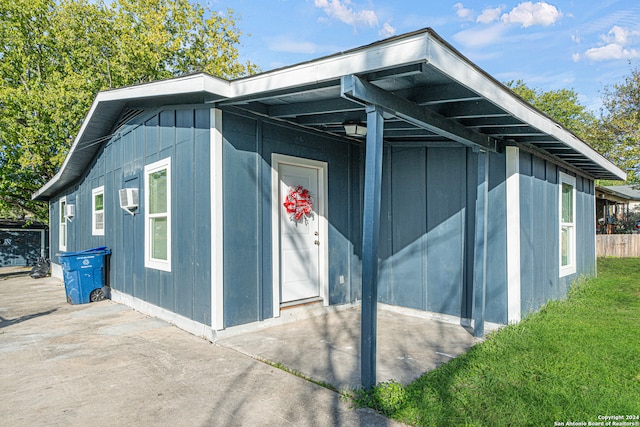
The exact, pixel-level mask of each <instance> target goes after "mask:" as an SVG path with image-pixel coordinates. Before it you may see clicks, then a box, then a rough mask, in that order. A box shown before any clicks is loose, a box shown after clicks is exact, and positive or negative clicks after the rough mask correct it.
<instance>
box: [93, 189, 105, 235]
mask: <svg viewBox="0 0 640 427" xmlns="http://www.w3.org/2000/svg"><path fill="white" fill-rule="evenodd" d="M91 234H93V235H94V236H104V186H100V187H98V188H94V189H93V190H91Z"/></svg>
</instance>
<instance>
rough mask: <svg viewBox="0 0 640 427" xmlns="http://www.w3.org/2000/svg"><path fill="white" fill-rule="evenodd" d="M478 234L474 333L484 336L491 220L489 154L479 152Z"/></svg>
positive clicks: (475, 263) (475, 256)
mask: <svg viewBox="0 0 640 427" xmlns="http://www.w3.org/2000/svg"><path fill="white" fill-rule="evenodd" d="M476 191H477V196H476V235H475V239H474V241H475V242H474V248H475V250H474V262H473V302H474V304H473V321H474V326H473V335H474V336H476V337H482V336H484V310H485V299H486V294H487V224H488V220H489V210H488V198H489V154H488V153H486V152H484V151H479V152H478V186H477V188H476Z"/></svg>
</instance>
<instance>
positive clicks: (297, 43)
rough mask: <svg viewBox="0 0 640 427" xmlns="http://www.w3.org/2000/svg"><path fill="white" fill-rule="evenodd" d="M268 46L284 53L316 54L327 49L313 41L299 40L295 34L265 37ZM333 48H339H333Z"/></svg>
mask: <svg viewBox="0 0 640 427" xmlns="http://www.w3.org/2000/svg"><path fill="white" fill-rule="evenodd" d="M267 43H268V48H269V50H272V51H274V52H286V53H303V54H316V53H318V52H325V51H327V50H328V48H327V47H326V46H319V45H317V44H316V43H313V42H307V41H304V40H300V39H299V38H297V37H295V36H286V35H282V36H276V37H271V38H269V39H267ZM331 49H333V50H339V49H334V48H331Z"/></svg>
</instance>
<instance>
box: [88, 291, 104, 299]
mask: <svg viewBox="0 0 640 427" xmlns="http://www.w3.org/2000/svg"><path fill="white" fill-rule="evenodd" d="M103 299H104V291H103V290H102V288H98V289H94V290H93V291H91V294H89V300H90V301H91V302H96V301H102V300H103Z"/></svg>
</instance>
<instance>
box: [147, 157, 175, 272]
mask: <svg viewBox="0 0 640 427" xmlns="http://www.w3.org/2000/svg"><path fill="white" fill-rule="evenodd" d="M144 189H145V206H146V208H145V214H144V216H145V230H144V231H145V248H144V250H145V266H146V267H149V268H155V269H158V270H164V271H171V159H170V158H166V159H163V160H160V161H158V162H155V163H152V164H150V165H147V166H145V168H144Z"/></svg>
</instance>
